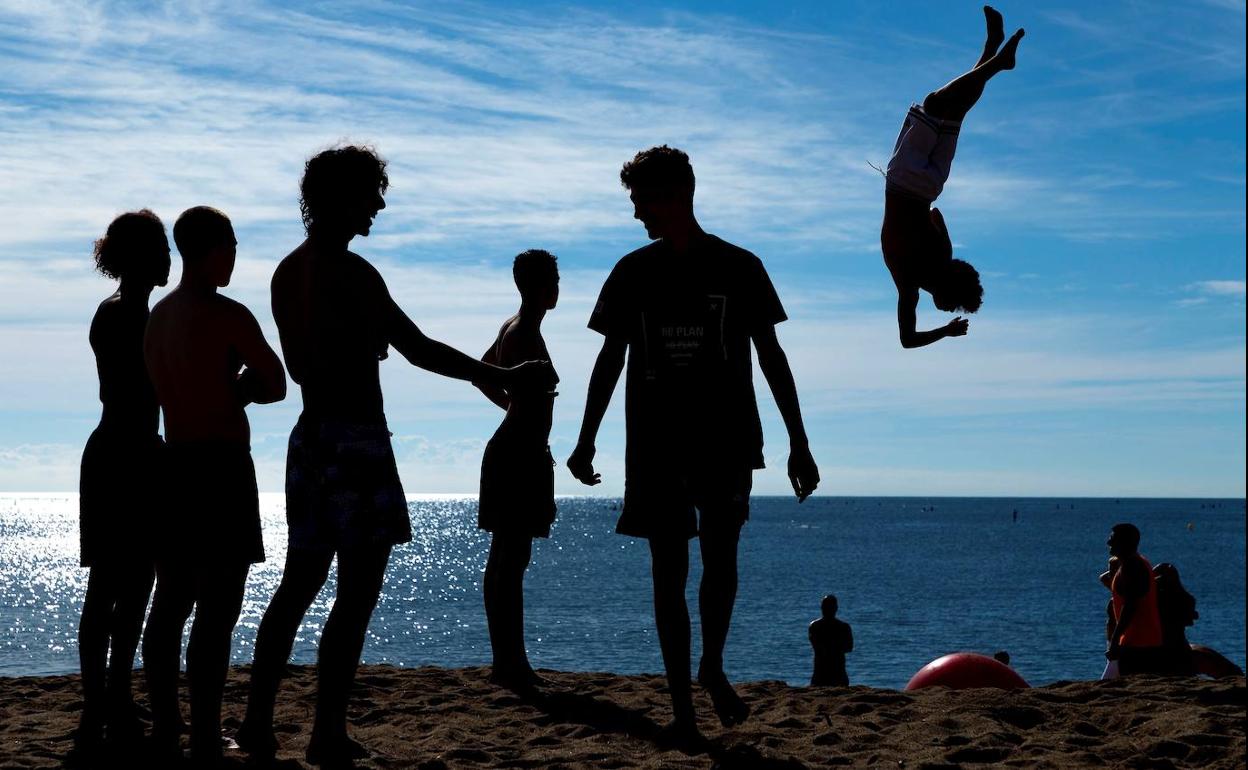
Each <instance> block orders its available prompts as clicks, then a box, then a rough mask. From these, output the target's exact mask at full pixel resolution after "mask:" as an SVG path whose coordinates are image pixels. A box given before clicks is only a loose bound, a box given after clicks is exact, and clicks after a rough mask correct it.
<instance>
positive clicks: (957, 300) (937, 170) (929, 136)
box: [880, 6, 1023, 348]
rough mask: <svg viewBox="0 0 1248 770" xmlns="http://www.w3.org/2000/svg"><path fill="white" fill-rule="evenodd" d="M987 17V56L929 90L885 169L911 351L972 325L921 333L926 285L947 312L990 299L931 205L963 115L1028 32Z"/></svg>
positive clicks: (1010, 65) (893, 264)
mask: <svg viewBox="0 0 1248 770" xmlns="http://www.w3.org/2000/svg"><path fill="white" fill-rule="evenodd" d="M984 17H985V18H986V20H987V25H988V37H987V40H985V42H984V51H983V54H982V55H981V56H980V57H979V61H978V62H977V63H976V65H975V67H974V68H973V69H972V70H971V71H970V72H967V73H966V74H964V75H961V76H960V77H958V78H957V79H955V80H953V81H952V82H950V83H948V84H947V85H945V86H942V87H941V88H940V89H939V90H937V91H933V92H932V93H930V94H928V95H927V98H926V99H924V100H923V104H922V106H920V105H917V104H915V105H912V106H911V107H910V112H909V113H908V114H907V115H906V120H905V123H904V124H903V125H902V127H901V133H899V134H898V135H897V142H896V145H895V147H894V148H893V156H892V158H890V159H889V161H888V169H887V172H886V173H885V179H886V184H885V187H884V223H883V225H882V227H881V229H880V247H881V249H882V250H883V252H884V264H885V265H887V266H888V271H889V272H890V273H892V276H893V283H895V284H896V285H897V330H898V332H899V333H900V336H901V346H902V347H904V348H918V347H922V346H924V345H930V344H932V343H933V342H936V341H937V340H940V339H944V338H945V337H961V336H962V335H964V334H966V330H967V327H968V325H969V324H968V322H967V320H966V319H965V318H962V317H961V316H959V317H957V318H955V319H953V320H952V321H950V322H949V323H947V324H945V325H944V326H941V327H939V328H936V329H931V330H929V331H917V330H916V326H917V324H918V319H917V315H916V310H917V308H918V305H919V290H923V291H926V292H928V293H930V294H931V295H932V302H933V303H934V304H935V305H936V307H937V309H939V310H942V311H944V312H947V313H959V312H966V313H974V312H976V311H977V310H979V306H980V304H981V303H982V301H983V294H984V290H983V287H982V286H980V284H979V273H978V272H977V271H976V270H975V268H973V267H971V266H970V265H969V264H968V263H966V262H964V261H962V260H960V259H954V258H953V245H952V244H951V243H950V241H949V231H948V230H947V229H946V228H945V220H944V217H943V216H941V213H940V209H936V208H931V204H932V202H933V201H935V200H936V198H937V197H939V196H940V193H941V190H943V189H944V186H945V181H946V180H947V179H948V178H949V168H950V166H951V165H952V164H953V153H954V149H955V148H956V146H957V143H958V131H959V130H960V128H961V126H962V119H963V118H964V117H965V116H966V113H967V112H969V111H970V109H971V108H972V107H974V106H975V103H976V102H977V101H979V97H980V96H981V95H982V94H983V92H984V85H985V84H986V83H987V82H988V80H989V79H990V78H992V76H993V75H996V74H997V73H998V72H1001V71H1003V70H1009V69H1014V56H1015V52H1016V51H1017V49H1018V42H1019V41H1020V40H1022V38H1023V30H1021V29H1020V30H1018V31H1017V32H1015V33H1014V35H1013V36H1012V37H1010V39H1009V40H1005V31H1004V25H1003V22H1002V19H1001V14H999V13H997V12H996V11H995V10H993V9H992V8H991V7H989V6H984ZM1002 42H1004V45H1002ZM998 49H1000V50H998Z"/></svg>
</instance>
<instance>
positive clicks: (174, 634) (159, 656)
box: [143, 561, 195, 752]
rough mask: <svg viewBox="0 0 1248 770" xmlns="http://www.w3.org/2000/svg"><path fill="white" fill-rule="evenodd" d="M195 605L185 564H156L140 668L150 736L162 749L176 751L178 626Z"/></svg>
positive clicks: (179, 719)
mask: <svg viewBox="0 0 1248 770" xmlns="http://www.w3.org/2000/svg"><path fill="white" fill-rule="evenodd" d="M194 606H195V587H194V584H193V583H192V576H191V574H190V569H189V567H187V566H185V565H182V564H179V563H177V562H172V561H171V562H166V563H158V564H157V565H156V595H155V596H154V597H152V611H151V613H150V614H149V615H148V617H147V628H146V629H145V630H144V632H143V670H144V672H145V673H146V674H147V697H148V702H149V703H150V705H151V709H152V738H153V740H154V741H155V742H156V743H157V749H158V750H159V751H162V752H168V751H177V748H178V736H179V735H180V734H181V732H182V714H181V711H180V710H179V709H178V663H179V661H180V659H181V657H182V627H183V626H184V625H185V624H186V619H187V618H188V617H190V615H191V609H192V608H193V607H194Z"/></svg>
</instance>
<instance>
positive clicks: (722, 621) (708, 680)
mask: <svg viewBox="0 0 1248 770" xmlns="http://www.w3.org/2000/svg"><path fill="white" fill-rule="evenodd" d="M740 535H741V530H740V529H739V528H732V529H731V530H730V531H728V532H707V531H704V532H703V533H702V535H701V537H700V538H699V540H700V542H701V545H702V584H701V586H699V590H698V606H699V609H700V611H701V614H702V662H701V664H700V665H699V666H698V682H699V683H701V684H702V686H703V687H705V688H706V689H707V691H708V692H709V694H710V695H711V700H712V701H713V702H714V704H715V713H716V714H717V715H718V716H719V720H720V722H722V723H723V724H724V726H725V727H727V726H730V725H734V724H738V723H740V722H743V721H745V719H746V717H748V716H749V713H750V709H749V707H748V706H746V705H745V702H744V701H742V700H741V698H740V697H739V696H738V695H737V693H736V691H735V690H733V689H732V685H731V684H729V682H728V677H727V676H726V675H725V674H724V644H725V642H726V641H727V639H728V627H729V625H730V624H731V623H732V608H733V605H734V604H735V603H736V600H737V543H738V542H739V540H740Z"/></svg>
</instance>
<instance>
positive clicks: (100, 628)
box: [75, 565, 117, 749]
mask: <svg viewBox="0 0 1248 770" xmlns="http://www.w3.org/2000/svg"><path fill="white" fill-rule="evenodd" d="M116 601H117V574H116V571H115V569H114V568H113V567H112V565H96V566H94V567H92V568H91V572H90V573H89V574H88V575H87V595H86V597H85V598H84V599H83V602H82V618H81V619H80V620H79V622H78V662H79V664H80V665H81V666H82V701H83V705H82V720H81V722H80V723H79V726H78V734H77V735H76V736H75V743H76V744H78V745H80V746H82V747H83V748H84V749H86V748H88V747H90V746H92V745H94V744H98V743H99V742H100V740H101V739H102V738H103V737H104V722H105V717H106V714H107V709H108V707H107V705H106V703H105V691H106V688H107V680H106V671H107V668H108V635H109V628H108V626H109V619H110V617H111V616H112V613H113V605H114V604H115V603H116Z"/></svg>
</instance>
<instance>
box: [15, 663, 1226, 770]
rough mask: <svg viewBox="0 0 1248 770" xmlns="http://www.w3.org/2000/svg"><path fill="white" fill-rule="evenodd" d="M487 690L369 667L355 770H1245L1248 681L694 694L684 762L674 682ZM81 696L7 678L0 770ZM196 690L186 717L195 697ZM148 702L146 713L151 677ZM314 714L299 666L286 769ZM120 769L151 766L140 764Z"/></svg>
mask: <svg viewBox="0 0 1248 770" xmlns="http://www.w3.org/2000/svg"><path fill="white" fill-rule="evenodd" d="M247 671H248V667H246V666H234V667H231V669H230V674H229V679H228V681H227V683H226V689H225V705H224V708H223V711H222V717H223V725H224V728H225V731H226V733H227V734H232V733H233V731H234V730H235V729H237V727H238V723H239V719H240V718H241V717H242V714H243V708H244V706H245V702H246V693H247ZM488 673H489V670H488V668H485V667H474V668H463V669H442V668H435V667H422V668H398V667H394V666H387V665H366V666H361V667H360V672H359V676H358V677H357V680H356V688H355V690H354V691H353V694H352V699H351V705H350V712H349V714H350V726H351V730H352V734H353V736H354V737H355V738H356V739H357V740H359V741H360V742H362V743H363V744H364V745H365V746H367V747H368V748H369V749H370V750H371V751H372V753H373V756H372V757H370V758H369V759H366V760H361V761H360V762H358V763H357V767H360V768H398V767H412V768H421V767H423V768H425V770H436V768H458V767H470V768H471V767H475V768H492V767H585V768H590V767H615V768H625V767H644V768H659V767H663V768H666V767H679V768H710V767H720V768H724V770H727V768H737V767H740V768H747V767H749V768H768V767H771V768H800V767H828V766H873V767H874V766H890V767H903V768H917V767H925V768H928V770H936V768H941V767H944V768H949V767H956V766H963V765H967V766H975V765H1003V764H1004V765H1009V766H1019V767H1033V766H1035V767H1039V766H1043V767H1058V768H1076V767H1090V766H1098V765H1099V766H1130V767H1135V766H1148V767H1192V768H1197V767H1199V768H1234V767H1243V757H1244V754H1245V749H1246V744H1245V727H1244V719H1245V716H1248V714H1246V708H1248V699H1246V697H1245V681H1244V678H1243V677H1233V678H1227V679H1221V680H1208V679H1200V680H1196V679H1180V678H1153V677H1135V678H1127V679H1119V680H1113V681H1109V682H1095V681H1092V682H1057V683H1054V684H1051V685H1046V686H1043V687H1036V688H1031V689H1025V690H1013V691H1005V690H961V691H953V690H947V689H944V688H933V689H928V690H921V691H917V692H902V691H897V690H886V689H877V688H871V687H863V686H854V687H848V688H839V687H838V688H805V687H791V686H788V685H786V684H784V683H782V682H778V681H761V682H743V683H740V684H739V685H738V691H739V692H740V693H741V695H742V697H744V698H745V700H746V701H747V702H748V703H749V704H750V706H751V708H752V710H753V714H752V716H751V717H750V719H749V720H748V721H747V722H746V723H745V724H743V725H739V726H736V727H733V728H727V729H725V728H721V727H720V726H719V723H718V721H717V720H715V718H714V716H713V712H712V711H711V709H710V703H709V700H708V699H707V698H706V696H705V694H704V693H702V692H701V689H700V688H697V687H696V686H695V694H696V705H697V708H698V713H699V721H700V725H701V727H702V730H703V732H704V733H705V735H706V737H707V738H708V740H709V750H708V751H707V752H703V753H693V754H686V753H683V752H681V751H676V750H665V749H664V748H663V747H661V746H659V745H656V743H655V742H654V733H655V732H656V731H657V730H658V728H659V727H660V726H661V725H662V724H664V723H665V722H666V721H667V720H668V719H669V718H670V711H669V708H668V701H667V696H666V693H665V691H664V690H663V679H662V677H661V676H657V675H653V676H646V675H641V676H622V675H616V674H611V673H569V672H559V671H547V670H543V671H541V673H542V675H543V676H545V677H546V678H547V679H549V680H550V681H551V682H552V685H553V686H552V687H551V688H550V692H549V693H548V695H547V697H545V698H542V699H540V700H532V701H525V700H522V699H521V698H519V697H517V696H516V695H514V694H512V693H510V692H508V691H506V690H503V689H501V688H499V687H496V686H494V685H492V684H490V683H489V682H488V679H487V677H488ZM78 680H79V676H78V675H65V676H55V677H5V678H0V685H2V686H0V766H3V767H17V768H45V767H48V768H50V767H60V766H62V764H63V760H64V757H65V755H66V753H67V752H68V751H69V748H70V745H71V742H70V733H71V731H72V730H73V729H74V728H75V727H76V726H77V720H78V716H79V709H80V708H81V691H80V686H79V681H78ZM183 688H184V689H183V692H182V702H183V709H184V711H185V709H186V692H185V682H184V685H183ZM135 691H136V693H138V695H137V697H138V700H139V701H140V703H143V702H144V701H145V700H146V698H145V696H144V695H143V694H142V693H143V676H142V672H141V671H139V672H136V674H135ZM314 702H315V669H314V667H312V666H292V667H291V675H290V677H289V678H287V679H286V680H285V681H284V682H283V685H282V690H281V692H280V694H279V696H278V703H277V712H276V720H275V725H276V730H277V735H278V740H279V741H280V743H281V745H282V748H281V750H280V751H279V753H278V755H277V759H278V762H279V765H278V766H281V767H288V768H292V769H293V768H296V767H301V766H304V765H303V751H304V749H305V748H306V745H307V740H308V731H309V729H310V725H311V720H312V712H313V707H314ZM229 756H230V761H229V764H227V766H237V767H242V766H243V763H244V760H245V758H246V755H245V754H242V753H240V752H231V753H230V755H229ZM118 759H120V761H121V762H122V764H124V765H131V766H136V767H137V766H142V762H141V758H140V757H137V756H131V757H124V758H118ZM114 761H115V762H116V761H118V760H117V759H115V760H114Z"/></svg>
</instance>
